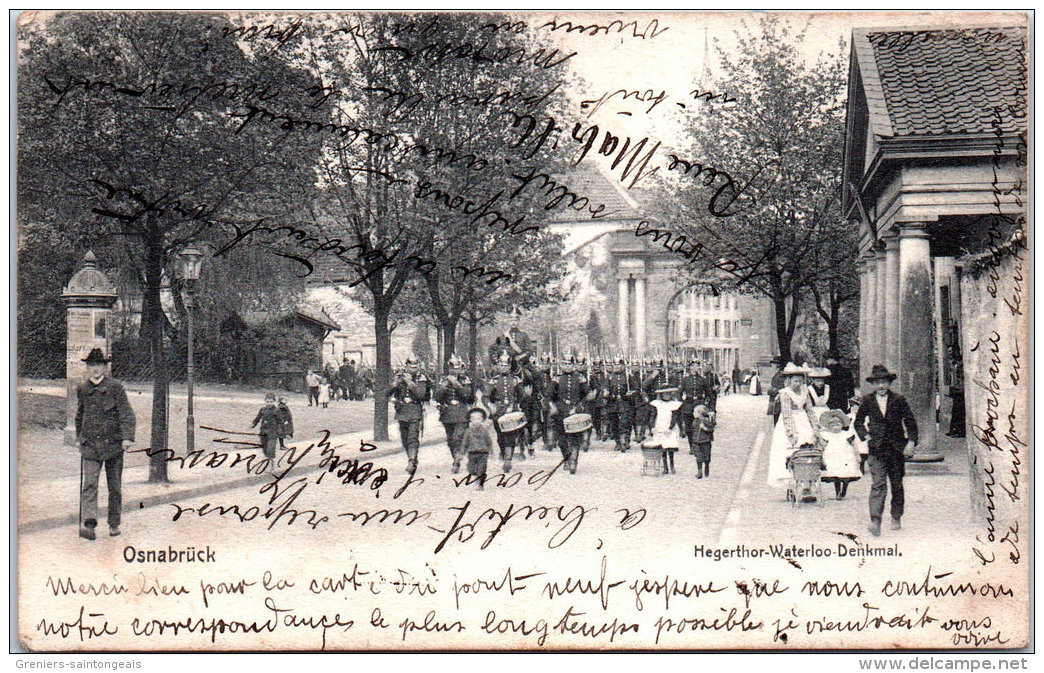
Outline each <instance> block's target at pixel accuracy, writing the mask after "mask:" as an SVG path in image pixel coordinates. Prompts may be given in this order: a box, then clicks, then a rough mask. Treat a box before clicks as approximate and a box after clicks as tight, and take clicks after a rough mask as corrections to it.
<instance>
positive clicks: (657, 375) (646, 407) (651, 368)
mask: <svg viewBox="0 0 1044 673" xmlns="http://www.w3.org/2000/svg"><path fill="white" fill-rule="evenodd" d="M642 372H643V373H642V374H641V375H640V376H639V378H640V385H639V390H640V391H641V393H640V398H639V400H638V403H637V404H636V407H637V408H636V410H635V431H636V433H637V435H638V443H639V444H641V443H642V442H643V441H645V438H646V437H647V436H648V435H649V434H650V433H651V432H652V425H653V421H654V420H655V415H656V410H655V409H654V408H653V406H652V401H653V400H655V399H656V391H657V390H658V389H660V388H663V387H665V386H666V385H667V376H666V374H665V373H664V372H663V371H662V370H660V369H657V368H656V363H654V362H652V361H651V360H643V361H642Z"/></svg>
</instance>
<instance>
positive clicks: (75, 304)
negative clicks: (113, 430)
mask: <svg viewBox="0 0 1044 673" xmlns="http://www.w3.org/2000/svg"><path fill="white" fill-rule="evenodd" d="M118 298H119V294H118V293H117V292H116V286H115V285H114V284H113V283H112V281H110V280H109V277H108V276H106V275H105V274H104V273H103V272H102V270H101V269H99V268H98V261H97V259H96V258H95V257H94V253H93V252H88V253H87V255H86V257H84V259H83V266H82V267H80V270H79V271H77V272H76V273H74V274H73V276H72V278H70V279H69V283H68V284H67V285H66V286H65V288H63V289H62V301H64V302H65V308H66V321H67V322H66V325H67V329H68V331H67V333H66V339H65V399H66V408H65V443H66V444H68V445H74V444H75V443H76V402H77V400H76V389H77V386H79V384H80V382H81V381H83V380H84V378H85V377H86V376H87V365H85V364H84V363H83V359H84V358H85V357H87V354H88V353H90V352H91V349H92V348H100V349H102V351H103V352H104V353H105V355H106V356H109V355H110V354H111V350H110V347H109V330H108V327H109V324H108V323H109V314H110V313H111V312H112V307H113V305H115V304H116V300H117V299H118Z"/></svg>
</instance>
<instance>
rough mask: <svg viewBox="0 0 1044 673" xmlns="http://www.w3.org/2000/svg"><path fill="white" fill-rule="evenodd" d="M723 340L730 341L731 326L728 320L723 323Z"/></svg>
mask: <svg viewBox="0 0 1044 673" xmlns="http://www.w3.org/2000/svg"><path fill="white" fill-rule="evenodd" d="M725 338H726V339H731V338H732V325H731V324H730V323H729V321H728V320H726V321H725Z"/></svg>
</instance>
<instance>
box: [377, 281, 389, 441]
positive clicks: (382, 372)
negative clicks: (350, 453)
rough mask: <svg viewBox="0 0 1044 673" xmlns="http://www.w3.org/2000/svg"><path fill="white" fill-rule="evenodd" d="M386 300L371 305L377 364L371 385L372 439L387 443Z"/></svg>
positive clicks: (387, 342) (387, 364)
mask: <svg viewBox="0 0 1044 673" xmlns="http://www.w3.org/2000/svg"><path fill="white" fill-rule="evenodd" d="M388 304H389V302H388V301H387V300H380V301H374V303H373V331H374V337H375V341H376V342H377V363H376V371H375V372H374V383H373V439H374V441H377V442H385V441H388V389H389V388H391V380H392V371H391V330H390V329H388V316H389V314H390V313H391V307H390V306H389V305H388Z"/></svg>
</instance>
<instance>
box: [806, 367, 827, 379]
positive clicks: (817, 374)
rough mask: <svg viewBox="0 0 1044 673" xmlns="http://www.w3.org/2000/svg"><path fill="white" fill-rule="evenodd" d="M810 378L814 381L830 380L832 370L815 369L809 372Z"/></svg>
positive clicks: (824, 368)
mask: <svg viewBox="0 0 1044 673" xmlns="http://www.w3.org/2000/svg"><path fill="white" fill-rule="evenodd" d="M808 376H809V378H813V379H826V378H830V370H829V369H827V368H826V367H813V368H812V369H811V370H809V372H808Z"/></svg>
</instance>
